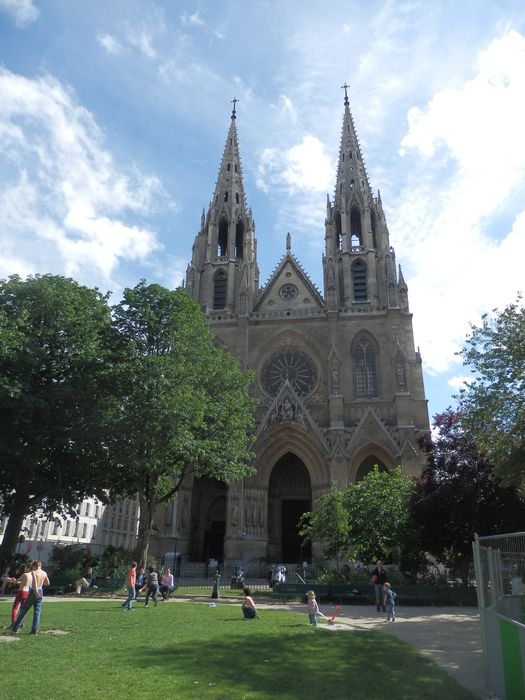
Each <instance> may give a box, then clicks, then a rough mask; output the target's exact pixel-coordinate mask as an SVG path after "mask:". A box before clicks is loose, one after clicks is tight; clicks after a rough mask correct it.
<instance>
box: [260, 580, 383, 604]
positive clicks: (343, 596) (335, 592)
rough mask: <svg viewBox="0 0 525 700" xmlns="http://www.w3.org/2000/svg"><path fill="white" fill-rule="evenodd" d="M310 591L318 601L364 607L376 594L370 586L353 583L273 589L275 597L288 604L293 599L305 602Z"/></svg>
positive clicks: (283, 585)
mask: <svg viewBox="0 0 525 700" xmlns="http://www.w3.org/2000/svg"><path fill="white" fill-rule="evenodd" d="M308 591H314V592H315V596H316V598H317V599H318V600H335V601H337V602H342V601H344V602H348V603H358V604H363V605H364V604H367V603H373V601H374V593H373V590H372V589H371V586H370V585H367V584H365V585H362V584H353V583H278V584H277V585H276V586H275V588H274V589H273V595H274V598H277V599H278V600H281V601H282V602H283V603H286V602H287V601H288V600H291V599H293V598H299V599H301V600H305V599H306V594H307V592H308Z"/></svg>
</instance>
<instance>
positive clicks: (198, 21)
mask: <svg viewBox="0 0 525 700" xmlns="http://www.w3.org/2000/svg"><path fill="white" fill-rule="evenodd" d="M180 21H181V22H182V24H183V25H184V26H193V27H203V26H204V20H203V19H202V17H201V16H200V14H199V11H198V10H195V12H193V13H192V14H189V13H188V12H184V13H183V14H182V15H181V16H180Z"/></svg>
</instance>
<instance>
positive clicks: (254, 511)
mask: <svg viewBox="0 0 525 700" xmlns="http://www.w3.org/2000/svg"><path fill="white" fill-rule="evenodd" d="M252 526H253V529H254V530H257V496H254V497H253V498H252Z"/></svg>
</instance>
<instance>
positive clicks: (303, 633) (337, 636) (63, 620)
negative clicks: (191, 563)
mask: <svg viewBox="0 0 525 700" xmlns="http://www.w3.org/2000/svg"><path fill="white" fill-rule="evenodd" d="M10 608H11V604H10V602H8V601H5V602H2V603H0V624H1V626H2V627H5V626H6V625H7V623H8V620H9V613H10ZM28 627H29V626H28V625H26V628H25V629H24V630H23V632H22V634H21V636H20V641H19V642H17V643H16V644H0V666H1V669H2V692H3V694H4V697H8V698H10V700H17V699H18V698H20V699H21V698H26V697H27V692H28V686H27V685H26V684H24V683H23V682H21V679H22V678H24V677H25V676H24V675H22V676H21V669H27V674H28V675H27V681H28V683H29V684H30V687H31V688H35V689H38V696H39V697H52V698H54V699H57V700H62V699H64V700H66V698H68V699H69V698H72V699H75V698H85V697H86V696H88V697H90V698H93V699H95V698H123V697H133V699H134V700H137V699H139V698H160V697H170V698H174V697H177V698H183V699H184V700H185V699H186V698H188V699H192V698H215V699H224V698H228V699H229V700H237V699H239V700H241V699H243V698H246V699H251V698H254V699H258V700H263V699H269V698H275V697H278V698H283V699H285V700H286V699H289V700H292V699H295V698H297V699H299V698H301V700H308V699H312V700H313V699H315V700H318V699H319V698H323V697H324V696H325V695H327V694H328V695H329V696H330V698H331V699H333V698H341V699H342V698H345V700H346V699H347V698H349V697H351V698H352V700H361V699H362V700H365V699H366V700H369V698H370V688H371V687H373V688H374V696H388V697H389V700H411V699H412V698H413V699H414V700H421V698H423V697H424V698H425V700H434V699H435V700H438V699H439V700H441V699H442V698H444V697H446V698H447V700H469V699H471V698H472V696H471V695H470V694H469V693H468V692H467V691H466V690H463V689H462V688H461V687H460V686H458V685H457V684H456V683H455V681H453V680H452V678H450V677H449V676H448V675H447V674H446V673H445V672H443V671H442V670H441V669H439V668H438V666H436V665H435V664H434V663H432V662H431V661H429V660H428V659H426V658H424V657H422V656H421V655H420V654H418V653H417V652H416V651H415V650H414V649H413V648H412V647H410V646H408V645H407V644H405V643H403V642H401V641H399V640H397V639H395V638H393V637H390V636H388V635H383V634H381V633H379V632H370V631H366V632H365V631H340V632H338V631H335V632H333V633H332V634H326V631H325V630H321V629H315V628H311V627H310V626H309V625H308V618H307V616H306V614H299V613H289V612H285V611H282V612H281V611H266V610H262V611H261V612H260V619H258V620H251V621H248V622H244V621H243V620H242V615H241V610H240V606H237V605H232V604H225V605H221V603H220V602H219V605H218V607H216V608H210V607H208V605H207V604H206V603H195V602H179V603H175V602H169V603H160V604H159V606H158V607H157V608H151V607H150V608H148V609H145V608H144V606H143V604H141V603H139V604H137V605H136V606H135V609H134V610H133V611H131V612H127V611H123V610H122V607H121V604H120V601H118V600H111V601H102V600H93V601H89V602H88V601H82V602H74V601H73V602H56V603H55V602H50V601H48V602H47V603H44V607H43V616H42V631H41V633H40V634H39V635H38V636H36V637H31V636H29V634H27V632H28V631H29V630H28V629H27V628H28ZM49 630H54V631H55V630H62V631H65V632H69V634H67V635H57V634H47V633H46V632H47V631H49Z"/></svg>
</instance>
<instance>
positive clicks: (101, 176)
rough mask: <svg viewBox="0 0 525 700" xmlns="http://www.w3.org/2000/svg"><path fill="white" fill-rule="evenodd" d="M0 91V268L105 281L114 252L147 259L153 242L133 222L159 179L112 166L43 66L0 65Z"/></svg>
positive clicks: (96, 133)
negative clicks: (21, 71)
mask: <svg viewBox="0 0 525 700" xmlns="http://www.w3.org/2000/svg"><path fill="white" fill-rule="evenodd" d="M0 95H1V99H0V134H1V136H2V138H1V139H0V156H1V157H0V176H1V178H2V181H3V183H4V187H3V191H2V193H1V195H0V220H2V233H3V235H2V238H1V239H0V271H1V273H2V274H3V275H4V276H5V275H6V274H13V273H15V272H16V273H19V274H22V275H26V274H27V273H28V272H29V271H31V272H65V273H66V274H68V275H77V276H79V277H80V278H82V279H83V280H86V281H88V282H89V283H93V278H95V279H96V280H98V282H99V284H100V283H106V284H108V283H111V276H112V274H114V272H115V271H116V268H117V267H118V265H119V263H120V262H122V261H124V260H140V261H145V260H146V259H147V256H148V255H149V254H150V253H151V252H153V251H154V250H156V249H158V248H159V247H160V245H159V242H158V240H157V238H156V235H155V234H154V232H152V231H150V230H148V229H147V228H143V227H141V226H139V225H137V224H136V221H137V219H140V217H142V216H147V215H148V214H149V213H150V212H151V211H152V209H153V207H154V206H155V202H156V201H157V199H158V198H159V197H164V196H165V195H164V192H163V190H162V187H161V184H160V182H159V181H158V179H157V178H155V177H153V176H147V175H143V174H141V173H140V172H138V171H136V170H134V169H133V168H128V169H127V170H124V169H122V168H119V167H118V166H117V164H116V163H115V162H114V161H113V158H112V156H111V154H110V153H109V151H108V150H107V148H106V147H105V144H104V137H103V134H102V132H101V131H100V129H99V128H98V126H97V124H96V122H95V120H94V119H93V116H92V115H91V114H90V113H89V112H88V111H87V110H86V109H84V108H83V107H82V106H81V105H79V104H78V102H77V101H76V98H75V96H74V94H73V93H72V92H71V91H70V90H68V89H66V88H64V86H63V85H61V83H59V82H58V81H57V80H56V79H54V78H53V77H51V76H44V77H41V78H38V79H34V80H31V79H28V78H25V77H22V76H19V75H15V74H13V73H11V72H9V71H7V70H5V69H0ZM129 215H133V219H134V222H135V223H134V224H133V225H131V224H129V223H127V218H128V216H129Z"/></svg>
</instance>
